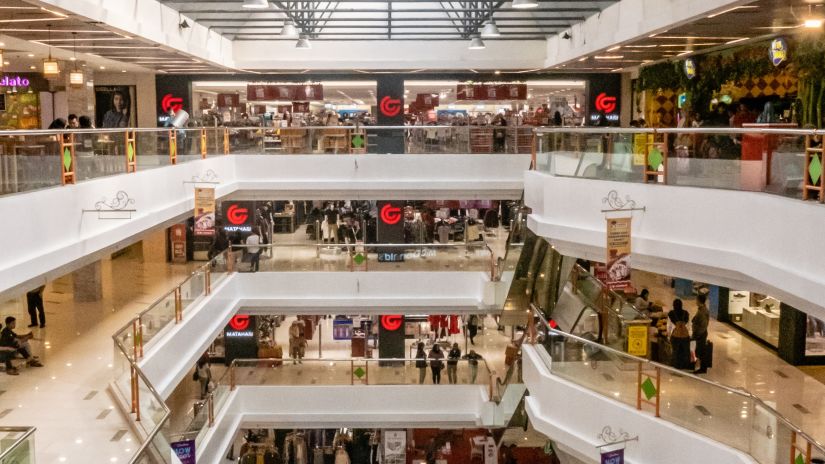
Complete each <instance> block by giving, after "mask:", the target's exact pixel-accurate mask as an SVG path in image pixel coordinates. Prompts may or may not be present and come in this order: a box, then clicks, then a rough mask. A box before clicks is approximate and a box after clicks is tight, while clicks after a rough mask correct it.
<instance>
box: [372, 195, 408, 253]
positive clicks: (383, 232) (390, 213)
mask: <svg viewBox="0 0 825 464" xmlns="http://www.w3.org/2000/svg"><path fill="white" fill-rule="evenodd" d="M376 205H377V207H378V221H377V224H376V238H377V240H378V243H404V203H402V202H400V201H378V202H377V203H376ZM376 252H377V253H378V261H379V262H382V263H383V262H401V261H404V250H403V249H400V248H379V249H376Z"/></svg>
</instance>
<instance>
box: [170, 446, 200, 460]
mask: <svg viewBox="0 0 825 464" xmlns="http://www.w3.org/2000/svg"><path fill="white" fill-rule="evenodd" d="M169 446H170V447H171V448H172V457H176V458H178V461H180V463H181V464H195V440H185V441H176V442H173V443H170V444H169ZM172 461H173V462H174V461H175V460H174V459H173V460H172Z"/></svg>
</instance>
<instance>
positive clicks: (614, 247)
mask: <svg viewBox="0 0 825 464" xmlns="http://www.w3.org/2000/svg"><path fill="white" fill-rule="evenodd" d="M630 221H631V218H629V217H626V218H608V219H607V261H606V263H607V286H608V288H611V289H614V290H616V289H624V288H628V287H629V286H630Z"/></svg>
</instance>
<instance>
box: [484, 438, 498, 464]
mask: <svg viewBox="0 0 825 464" xmlns="http://www.w3.org/2000/svg"><path fill="white" fill-rule="evenodd" d="M484 464H498V446H496V439H495V438H493V437H487V441H486V442H484Z"/></svg>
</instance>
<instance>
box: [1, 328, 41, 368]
mask: <svg viewBox="0 0 825 464" xmlns="http://www.w3.org/2000/svg"><path fill="white" fill-rule="evenodd" d="M15 327H17V320H16V319H15V318H14V317H12V316H9V317H7V318H6V326H5V327H4V328H3V330H2V331H0V348H1V347H6V348H13V349H14V353H20V355H21V356H23V359H25V360H26V361H27V362H28V364H29V366H32V367H43V364H40V361H38V360H37V359H36V358H33V357H32V355H31V352H30V349H29V346H28V343H26V341H27V340H29V339H31V338H33V336H32V334H31V332H29V333H27V334H25V335H18V334H16V333H15V332H14V329H15ZM14 353H13V354H12V355H11V356H7V357H6V360H5V361H6V374H9V375H17V374H18V372H17V369H15V368H14V365H12V363H11V360H12V359H13V358H14Z"/></svg>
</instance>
